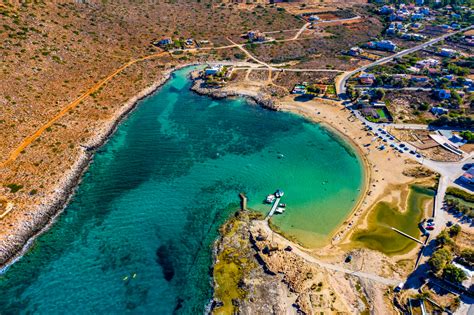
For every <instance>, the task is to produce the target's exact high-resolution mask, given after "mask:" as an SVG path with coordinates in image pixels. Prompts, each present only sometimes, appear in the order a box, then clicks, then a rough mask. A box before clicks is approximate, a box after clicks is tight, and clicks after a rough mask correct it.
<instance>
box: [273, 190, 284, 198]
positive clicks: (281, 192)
mask: <svg viewBox="0 0 474 315" xmlns="http://www.w3.org/2000/svg"><path fill="white" fill-rule="evenodd" d="M284 194H285V193H284V192H283V190H280V189H277V191H276V192H275V196H276V197H277V198H281V197H283V195H284Z"/></svg>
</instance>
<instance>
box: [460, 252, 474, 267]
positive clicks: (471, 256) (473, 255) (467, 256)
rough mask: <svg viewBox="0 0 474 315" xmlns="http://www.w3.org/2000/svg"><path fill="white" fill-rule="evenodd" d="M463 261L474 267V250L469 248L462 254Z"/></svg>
mask: <svg viewBox="0 0 474 315" xmlns="http://www.w3.org/2000/svg"><path fill="white" fill-rule="evenodd" d="M461 259H462V260H463V261H465V262H466V263H467V264H469V265H470V266H472V265H474V249H471V248H467V249H464V250H463V251H462V252H461Z"/></svg>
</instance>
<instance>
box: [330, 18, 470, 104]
mask: <svg viewBox="0 0 474 315" xmlns="http://www.w3.org/2000/svg"><path fill="white" fill-rule="evenodd" d="M472 28H473V25H471V26H469V27H466V28H463V29H460V30H458V31H455V32H452V33H449V34H444V35H442V36H439V37H436V38H433V39H431V40H429V41H427V42H425V43H422V44H420V45H418V46H415V47H412V48H408V49H405V50H402V51H400V52H398V53H396V54H393V55H391V56H388V57H384V58H381V59H379V60H377V61H374V62H372V63H370V64H368V65H365V66H362V67H360V68H357V69H355V70H352V71H348V72H345V73H344V74H343V75H342V76H341V77H340V79H339V80H337V84H336V91H337V95H339V97H341V98H344V97H345V94H346V83H347V80H348V79H349V78H350V77H351V76H353V75H354V74H356V73H359V72H362V71H364V70H366V69H368V68H372V67H374V66H377V65H381V64H383V63H386V62H389V61H392V60H393V59H394V58H398V57H402V56H405V55H408V54H411V53H413V52H415V51H418V50H420V49H423V48H426V47H428V46H431V45H433V44H436V43H438V42H440V41H442V40H444V39H446V38H448V37H450V36H453V35H455V34H458V33H462V32H465V31H468V30H470V29H472Z"/></svg>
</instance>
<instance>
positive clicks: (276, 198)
mask: <svg viewBox="0 0 474 315" xmlns="http://www.w3.org/2000/svg"><path fill="white" fill-rule="evenodd" d="M284 194H285V193H284V192H283V191H282V190H280V189H277V191H276V192H275V194H273V195H269V196H267V199H266V200H267V203H268V200H271V201H272V202H273V204H272V208H271V210H270V212H269V213H268V215H267V217H266V218H265V219H266V220H268V219H270V218H271V217H272V216H273V215H274V214H275V212H277V213H283V211H285V207H281V206H280V200H281V197H283V195H284ZM270 196H274V198H270ZM285 206H286V205H285Z"/></svg>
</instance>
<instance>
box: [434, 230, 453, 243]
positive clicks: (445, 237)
mask: <svg viewBox="0 0 474 315" xmlns="http://www.w3.org/2000/svg"><path fill="white" fill-rule="evenodd" d="M436 241H437V242H438V244H441V245H446V244H453V240H452V239H451V237H450V236H449V234H448V232H447V231H446V230H443V231H441V233H439V235H438V236H437V237H436Z"/></svg>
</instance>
